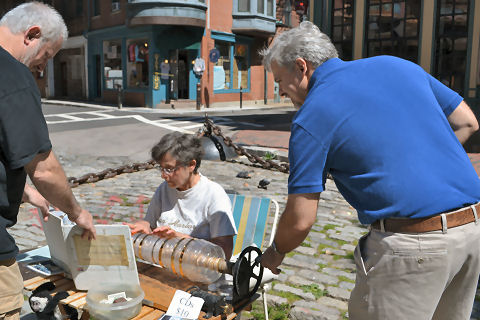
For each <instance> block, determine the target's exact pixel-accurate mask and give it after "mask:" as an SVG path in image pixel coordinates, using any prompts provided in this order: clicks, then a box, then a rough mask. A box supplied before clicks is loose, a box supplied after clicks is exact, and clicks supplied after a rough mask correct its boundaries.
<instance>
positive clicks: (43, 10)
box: [0, 1, 68, 43]
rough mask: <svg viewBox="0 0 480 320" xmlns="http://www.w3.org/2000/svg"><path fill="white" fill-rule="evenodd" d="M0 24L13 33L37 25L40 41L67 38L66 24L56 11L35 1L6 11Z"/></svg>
mask: <svg viewBox="0 0 480 320" xmlns="http://www.w3.org/2000/svg"><path fill="white" fill-rule="evenodd" d="M0 26H5V27H7V28H8V29H10V31H11V32H12V33H13V34H18V33H22V32H25V31H27V30H28V29H29V28H30V27H33V26H39V27H40V30H41V40H42V43H46V42H50V41H52V42H55V41H57V40H58V39H60V38H62V39H63V41H65V40H67V38H68V30H67V26H66V25H65V21H64V20H63V18H62V16H61V15H60V14H59V13H58V11H57V10H55V9H54V8H52V7H51V6H49V5H47V4H45V3H41V2H37V1H33V2H27V3H23V4H21V5H19V6H17V7H15V8H13V9H12V10H10V11H8V12H7V13H6V14H5V15H4V16H3V17H2V19H1V20H0Z"/></svg>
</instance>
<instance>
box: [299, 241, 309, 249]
mask: <svg viewBox="0 0 480 320" xmlns="http://www.w3.org/2000/svg"><path fill="white" fill-rule="evenodd" d="M300 246H302V247H307V248H311V247H312V245H311V244H310V243H308V242H302V243H301V244H300Z"/></svg>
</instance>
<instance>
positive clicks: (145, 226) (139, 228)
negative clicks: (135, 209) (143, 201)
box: [123, 220, 152, 235]
mask: <svg viewBox="0 0 480 320" xmlns="http://www.w3.org/2000/svg"><path fill="white" fill-rule="evenodd" d="M123 224H124V225H126V226H129V227H130V232H131V233H132V235H133V234H135V233H139V232H140V233H146V234H150V233H152V229H150V223H149V222H148V221H145V220H139V221H136V222H134V223H126V222H124V223H123Z"/></svg>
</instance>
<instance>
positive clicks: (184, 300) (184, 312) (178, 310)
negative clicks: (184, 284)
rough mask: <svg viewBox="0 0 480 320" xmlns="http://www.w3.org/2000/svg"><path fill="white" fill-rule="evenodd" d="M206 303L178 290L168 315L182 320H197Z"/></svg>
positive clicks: (169, 307)
mask: <svg viewBox="0 0 480 320" xmlns="http://www.w3.org/2000/svg"><path fill="white" fill-rule="evenodd" d="M204 302H205V301H204V300H203V299H202V298H198V297H193V296H192V295H191V294H190V293H188V292H185V291H181V290H177V291H175V295H174V296H173V299H172V302H170V305H169V306H168V310H167V313H166V315H169V316H172V317H180V318H182V319H192V320H193V319H197V318H198V316H199V315H200V310H201V309H202V306H203V303H204Z"/></svg>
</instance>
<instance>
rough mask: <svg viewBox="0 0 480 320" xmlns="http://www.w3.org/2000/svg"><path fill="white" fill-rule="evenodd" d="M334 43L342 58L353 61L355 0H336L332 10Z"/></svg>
mask: <svg viewBox="0 0 480 320" xmlns="http://www.w3.org/2000/svg"><path fill="white" fill-rule="evenodd" d="M331 21H332V35H331V37H332V42H333V44H334V45H335V47H336V48H337V51H338V54H339V56H340V58H342V59H344V60H352V59H353V54H352V47H353V32H352V31H353V0H335V1H334V3H333V8H332V20H331Z"/></svg>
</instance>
